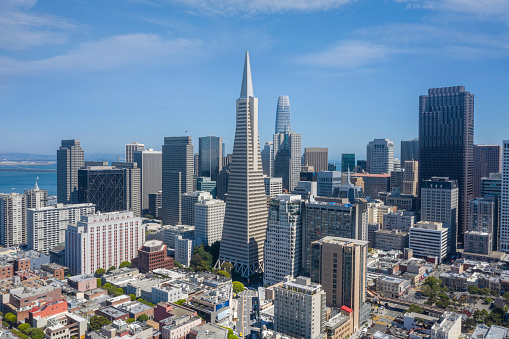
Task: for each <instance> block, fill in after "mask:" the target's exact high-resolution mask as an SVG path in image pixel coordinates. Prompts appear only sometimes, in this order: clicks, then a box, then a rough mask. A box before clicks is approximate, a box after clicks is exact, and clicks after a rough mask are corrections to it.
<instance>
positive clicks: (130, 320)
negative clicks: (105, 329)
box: [126, 318, 135, 324]
mask: <svg viewBox="0 0 509 339" xmlns="http://www.w3.org/2000/svg"><path fill="white" fill-rule="evenodd" d="M134 321H135V320H134V319H133V318H129V319H127V320H126V323H128V324H130V323H132V322H134Z"/></svg>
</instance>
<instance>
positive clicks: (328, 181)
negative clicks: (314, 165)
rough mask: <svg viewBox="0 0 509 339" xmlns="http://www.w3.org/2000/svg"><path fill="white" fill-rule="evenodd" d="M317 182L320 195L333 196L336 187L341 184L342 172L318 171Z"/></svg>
mask: <svg viewBox="0 0 509 339" xmlns="http://www.w3.org/2000/svg"><path fill="white" fill-rule="evenodd" d="M316 184H317V190H318V192H317V193H318V195H319V196H321V197H332V196H333V193H334V189H335V188H338V187H339V186H341V172H338V171H336V172H318V173H317V175H316Z"/></svg>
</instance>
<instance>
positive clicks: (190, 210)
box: [181, 191, 212, 226]
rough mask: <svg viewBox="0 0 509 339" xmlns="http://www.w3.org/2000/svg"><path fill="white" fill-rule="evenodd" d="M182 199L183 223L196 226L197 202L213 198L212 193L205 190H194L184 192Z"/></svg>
mask: <svg viewBox="0 0 509 339" xmlns="http://www.w3.org/2000/svg"><path fill="white" fill-rule="evenodd" d="M181 200H182V211H181V215H182V219H181V220H182V224H184V225H190V226H194V207H195V205H196V203H197V202H200V201H202V200H212V194H210V193H209V192H204V191H194V192H190V193H183V194H182V196H181Z"/></svg>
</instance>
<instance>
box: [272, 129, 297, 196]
mask: <svg viewBox="0 0 509 339" xmlns="http://www.w3.org/2000/svg"><path fill="white" fill-rule="evenodd" d="M301 139H302V136H301V134H299V133H295V132H287V133H278V134H274V143H273V146H274V162H273V163H274V171H273V173H272V175H271V176H272V177H278V178H283V188H284V189H286V190H288V191H291V190H293V189H294V188H295V186H297V183H298V182H299V179H300V172H301V168H302V161H301V154H302V147H301Z"/></svg>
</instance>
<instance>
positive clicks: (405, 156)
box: [401, 139, 419, 164]
mask: <svg viewBox="0 0 509 339" xmlns="http://www.w3.org/2000/svg"><path fill="white" fill-rule="evenodd" d="M412 160H415V161H419V139H414V140H401V163H402V164H404V163H405V161H412Z"/></svg>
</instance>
